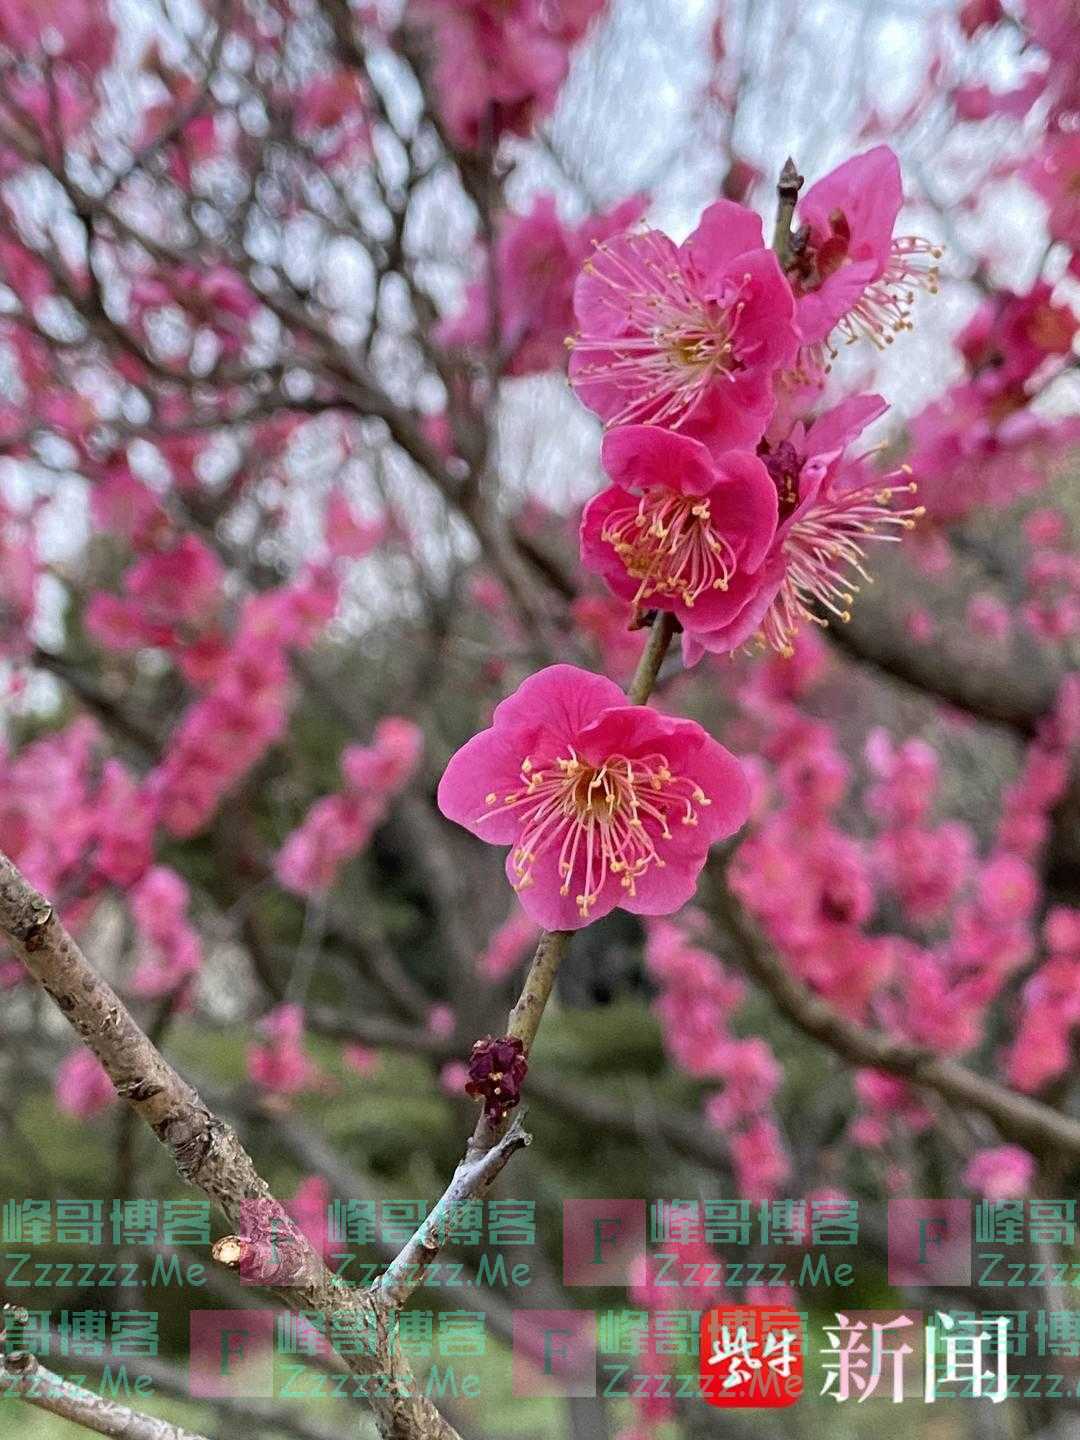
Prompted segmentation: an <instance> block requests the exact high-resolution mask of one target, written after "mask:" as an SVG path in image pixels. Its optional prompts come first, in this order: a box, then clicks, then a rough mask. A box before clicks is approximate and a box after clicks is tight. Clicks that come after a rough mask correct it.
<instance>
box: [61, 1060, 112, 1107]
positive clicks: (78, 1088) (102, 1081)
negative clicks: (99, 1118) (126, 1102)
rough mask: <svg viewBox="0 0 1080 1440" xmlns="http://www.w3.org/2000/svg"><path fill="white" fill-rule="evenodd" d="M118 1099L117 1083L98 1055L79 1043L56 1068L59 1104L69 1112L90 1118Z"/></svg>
mask: <svg viewBox="0 0 1080 1440" xmlns="http://www.w3.org/2000/svg"><path fill="white" fill-rule="evenodd" d="M115 1099H116V1091H115V1090H114V1089H113V1083H112V1081H111V1080H110V1079H109V1077H108V1075H106V1073H105V1067H104V1066H103V1065H102V1063H101V1061H100V1060H99V1059H98V1058H97V1056H96V1055H94V1054H92V1053H91V1051H89V1050H87V1049H86V1048H85V1047H84V1046H81V1045H80V1046H79V1048H78V1049H77V1050H73V1051H72V1052H71V1054H70V1055H68V1056H67V1057H66V1058H65V1059H64V1060H62V1061H61V1062H60V1065H59V1067H58V1069H57V1071H56V1103H57V1105H58V1106H59V1107H60V1109H61V1110H63V1112H64V1113H65V1115H73V1116H74V1117H75V1119H77V1120H89V1119H90V1118H91V1116H93V1115H99V1114H100V1113H101V1111H102V1110H106V1109H108V1107H109V1106H110V1105H111V1104H112V1102H113V1101H114V1100H115Z"/></svg>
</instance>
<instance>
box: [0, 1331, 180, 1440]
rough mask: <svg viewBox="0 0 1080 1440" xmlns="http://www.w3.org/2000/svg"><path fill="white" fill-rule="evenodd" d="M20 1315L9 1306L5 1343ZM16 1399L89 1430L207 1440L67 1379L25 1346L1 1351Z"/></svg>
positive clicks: (139, 1439)
mask: <svg viewBox="0 0 1080 1440" xmlns="http://www.w3.org/2000/svg"><path fill="white" fill-rule="evenodd" d="M18 1315H19V1312H18V1311H17V1310H15V1309H14V1308H13V1307H12V1306H10V1305H5V1306H4V1318H5V1328H4V1330H0V1341H2V1340H3V1339H4V1337H5V1333H6V1321H7V1320H8V1318H15V1317H18ZM15 1397H17V1398H18V1399H20V1400H25V1401H26V1403H27V1404H28V1405H33V1407H34V1408H35V1409H36V1410H47V1411H48V1412H49V1414H50V1415H59V1416H60V1418H61V1419H63V1420H70V1421H71V1422H72V1424H73V1425H81V1426H82V1427H83V1429H84V1430H93V1431H94V1433H95V1434H97V1435H113V1436H116V1437H117V1440H204V1437H203V1436H201V1435H197V1434H196V1433H195V1432H194V1431H193V1430H184V1429H182V1428H181V1427H180V1426H179V1425H173V1424H172V1422H171V1421H169V1420H159V1419H158V1418H157V1417H156V1416H154V1415H142V1414H140V1412H139V1411H138V1410H131V1409H129V1408H128V1406H127V1405H118V1404H117V1402H116V1401H115V1400H108V1399H106V1397H105V1396H104V1395H97V1394H95V1393H94V1391H93V1390H86V1389H84V1388H83V1386H81V1385H75V1384H73V1382H72V1381H70V1380H65V1379H64V1378H63V1376H62V1375H57V1374H56V1373H55V1372H54V1371H52V1370H47V1369H46V1368H45V1366H44V1365H42V1364H41V1363H40V1362H39V1361H38V1358H37V1356H36V1355H31V1354H29V1353H28V1352H27V1351H25V1350H17V1351H14V1352H13V1353H11V1354H9V1355H4V1354H3V1352H2V1350H0V1402H2V1401H4V1400H10V1399H12V1398H15Z"/></svg>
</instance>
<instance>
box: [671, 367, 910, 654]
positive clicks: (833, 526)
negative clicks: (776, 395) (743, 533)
mask: <svg viewBox="0 0 1080 1440" xmlns="http://www.w3.org/2000/svg"><path fill="white" fill-rule="evenodd" d="M886 408H887V406H886V404H885V402H884V400H882V398H881V397H880V395H856V396H852V397H850V398H849V399H847V400H843V401H841V402H840V404H838V405H836V406H834V407H833V408H832V409H831V410H828V411H826V412H825V413H824V414H822V415H820V416H819V417H818V418H817V419H815V420H814V421H812V423H810V424H809V425H807V424H806V423H805V422H803V421H798V422H796V423H795V424H794V425H792V426H791V427H790V428H789V429H787V432H786V434H784V435H783V438H780V436H778V435H777V434H775V433H773V432H771V433H770V434H769V435H767V436H766V437H765V438H764V439H762V440H761V442H760V443H759V445H758V447H757V453H758V458H759V459H760V460H761V461H762V463H763V464H764V466H765V468H766V470H767V471H768V473H769V476H770V477H771V479H772V481H773V485H774V487H775V489H776V495H777V502H778V507H779V510H778V513H779V524H778V525H777V528H776V533H775V535H774V537H773V542H772V544H771V546H770V547H769V549H768V552H767V553H766V555H765V557H764V559H763V560H762V561H761V563H760V565H759V567H758V569H757V570H756V571H748V570H746V569H743V568H741V567H740V568H739V569H738V570H737V571H736V572H735V576H734V579H733V580H731V581H730V582H729V590H728V592H725V593H724V594H723V595H722V597H721V598H722V599H723V600H726V601H727V603H728V605H729V607H730V605H731V602H732V601H733V600H735V599H737V598H738V597H740V596H741V597H743V598H744V601H745V603H744V604H743V606H742V608H741V609H740V610H737V611H735V612H734V613H733V615H732V618H730V619H728V620H726V621H722V622H721V623H718V624H716V625H702V624H701V623H700V622H698V623H695V624H694V625H693V626H692V627H690V628H688V630H687V632H686V637H685V639H684V642H683V652H684V656H685V658H686V661H687V663H688V664H693V663H695V661H697V660H698V659H700V657H701V655H702V654H703V653H705V652H706V651H711V652H713V653H716V654H721V655H723V654H727V653H729V652H730V651H731V650H733V649H735V648H737V647H738V646H740V645H743V644H745V643H746V641H747V640H749V639H751V638H752V637H754V636H755V635H757V636H759V638H760V640H761V642H762V643H763V644H765V645H768V646H770V647H771V648H772V649H774V650H776V651H778V652H779V653H780V654H782V655H787V654H790V653H791V651H792V647H793V643H794V639H795V637H796V635H797V634H798V633H799V630H800V629H801V627H802V626H803V625H804V624H806V623H807V622H812V621H816V622H817V623H822V618H821V615H820V614H819V613H818V612H819V611H821V612H823V613H824V614H825V615H831V616H834V617H835V618H837V619H839V620H841V621H843V620H846V619H847V618H848V615H849V607H850V606H851V605H852V604H853V603H854V599H855V595H856V594H857V593H858V590H859V582H860V580H861V579H862V578H864V576H865V569H864V564H863V562H864V558H865V547H866V545H867V544H868V543H870V542H872V541H878V542H880V541H886V540H891V541H896V540H899V539H900V538H901V536H902V535H903V534H904V532H905V531H907V530H910V529H911V528H912V527H913V525H914V523H915V520H916V519H917V518H918V516H919V515H921V513H922V511H921V508H920V507H917V506H916V507H914V508H912V507H906V508H896V509H894V508H893V500H894V498H896V497H897V496H902V495H906V494H908V493H910V491H911V490H912V489H913V488H914V487H913V485H912V484H911V483H910V482H909V481H908V480H907V478H906V475H904V474H903V473H899V474H892V475H880V474H878V473H877V472H876V471H874V470H873V469H872V468H871V467H870V466H869V465H867V464H866V461H865V457H863V458H862V459H859V460H855V461H848V460H846V458H845V451H846V448H847V446H848V445H849V444H850V443H851V442H852V441H853V440H854V439H855V438H856V437H857V436H859V435H860V434H861V433H862V431H863V430H864V429H865V428H866V426H867V425H869V424H870V423H871V422H872V421H873V420H875V419H877V418H878V416H879V415H881V414H882V413H883V412H884V411H885V409H886ZM729 613H730V612H729Z"/></svg>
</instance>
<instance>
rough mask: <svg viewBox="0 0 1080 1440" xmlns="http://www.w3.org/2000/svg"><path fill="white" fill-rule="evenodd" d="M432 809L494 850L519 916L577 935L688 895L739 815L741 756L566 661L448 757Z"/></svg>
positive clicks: (744, 802)
mask: <svg viewBox="0 0 1080 1440" xmlns="http://www.w3.org/2000/svg"><path fill="white" fill-rule="evenodd" d="M438 800H439V808H440V809H441V810H442V812H443V814H444V815H445V816H446V817H447V818H448V819H450V820H455V821H457V823H458V824H459V825H463V826H464V827H465V828H466V829H467V830H470V831H472V833H473V834H474V835H478V836H479V837H480V838H481V839H482V840H487V841H488V842H489V843H491V844H493V845H509V846H510V847H511V850H510V854H509V856H508V858H507V865H506V869H507V876H508V878H509V880H510V883H511V885H512V886H513V887H514V889H515V890H516V891H518V893H519V894H520V896H521V903H522V905H523V906H524V907H525V909H526V911H527V912H528V913H529V914H530V915H531V916H532V917H533V919H534V920H536V922H537V923H538V924H540V925H543V926H545V927H546V928H547V929H551V930H576V929H579V928H580V927H581V926H583V925H587V924H589V923H590V922H591V921H593V920H598V919H599V918H600V917H601V916H603V915H606V914H608V912H609V911H611V910H613V909H615V907H616V906H621V907H622V908H623V909H626V910H630V911H633V912H634V913H635V914H639V915H664V914H670V913H671V912H672V911H674V910H677V909H678V908H679V907H680V906H681V905H683V904H685V902H686V901H687V900H689V899H690V897H691V895H692V894H693V892H694V888H695V885H696V883H697V877H698V874H699V873H700V871H701V867H702V866H703V865H704V863H705V857H706V855H707V853H708V850H709V847H710V846H711V845H712V844H713V843H714V842H715V841H717V840H720V839H723V838H724V837H726V836H728V835H731V834H732V833H733V832H734V831H735V830H737V829H738V828H739V826H740V825H742V823H743V822H744V820H745V819H746V816H747V812H748V809H749V804H750V793H749V785H748V784H747V781H746V778H745V776H744V775H743V771H742V767H741V766H740V764H739V762H738V761H737V760H736V759H735V757H734V756H733V755H731V754H730V753H729V752H728V751H727V750H725V749H724V747H723V746H722V745H719V744H717V743H716V741H715V740H713V739H712V738H711V737H710V736H709V735H707V734H706V732H705V731H704V730H703V729H702V728H701V726H700V725H697V724H696V723H695V722H694V721H692V720H683V719H675V718H672V717H669V716H666V715H661V714H659V713H658V712H657V711H655V710H652V709H650V708H649V707H648V706H642V705H628V704H627V703H626V697H625V695H624V694H623V692H622V691H621V690H620V689H619V688H618V686H617V685H615V684H614V683H613V682H612V681H610V680H606V679H604V678H603V677H601V676H599V675H592V674H590V673H589V672H588V671H585V670H579V669H578V668H577V667H576V666H573V665H553V666H550V667H549V668H548V669H546V670H541V671H540V672H539V673H538V674H536V675H532V676H530V677H529V679H527V680H526V681H525V682H524V683H523V684H522V685H521V686H520V687H519V689H518V690H517V691H516V692H515V693H514V694H513V695H511V696H510V697H509V698H508V699H506V700H504V701H503V702H502V703H501V704H500V705H499V706H497V708H496V710H495V714H494V717H493V721H492V725H491V728H490V729H488V730H484V731H482V732H481V733H480V734H479V735H475V736H474V737H473V738H472V739H471V740H470V741H468V742H467V743H466V744H465V745H463V746H462V748H461V749H460V750H459V751H458V752H457V754H456V755H454V756H453V757H452V758H451V760H450V763H449V765H448V766H447V768H446V771H445V773H444V775H443V778H442V781H441V782H440V785H439V792H438Z"/></svg>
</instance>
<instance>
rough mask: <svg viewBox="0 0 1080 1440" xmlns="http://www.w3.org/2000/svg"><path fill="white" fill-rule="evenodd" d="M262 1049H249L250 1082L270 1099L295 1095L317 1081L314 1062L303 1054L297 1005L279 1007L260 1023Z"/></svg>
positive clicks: (301, 1016)
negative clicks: (273, 1096) (263, 1041)
mask: <svg viewBox="0 0 1080 1440" xmlns="http://www.w3.org/2000/svg"><path fill="white" fill-rule="evenodd" d="M258 1028H259V1030H260V1032H261V1034H262V1035H263V1036H264V1037H265V1040H266V1044H264V1045H249V1046H248V1051H247V1071H248V1076H249V1078H250V1079H251V1080H252V1081H254V1083H255V1084H256V1085H258V1086H259V1087H260V1089H262V1090H266V1091H268V1092H269V1093H270V1094H271V1095H280V1096H285V1095H296V1094H298V1093H299V1092H300V1091H301V1090H310V1089H311V1088H312V1086H313V1085H314V1084H315V1083H316V1082H317V1080H318V1079H319V1070H318V1067H317V1066H316V1064H315V1062H314V1061H313V1060H312V1059H311V1058H310V1057H309V1056H308V1054H307V1052H306V1051H305V1050H304V1043H303V1042H304V1011H303V1007H302V1006H300V1005H292V1004H286V1005H279V1006H277V1008H276V1009H274V1010H271V1011H270V1013H269V1014H268V1015H266V1016H264V1018H263V1019H262V1020H261V1021H260V1022H259V1027H258Z"/></svg>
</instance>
